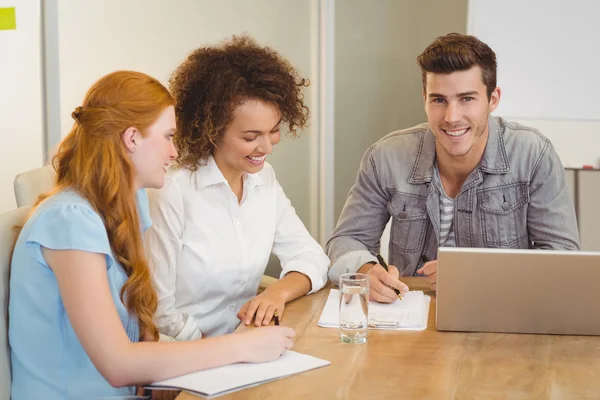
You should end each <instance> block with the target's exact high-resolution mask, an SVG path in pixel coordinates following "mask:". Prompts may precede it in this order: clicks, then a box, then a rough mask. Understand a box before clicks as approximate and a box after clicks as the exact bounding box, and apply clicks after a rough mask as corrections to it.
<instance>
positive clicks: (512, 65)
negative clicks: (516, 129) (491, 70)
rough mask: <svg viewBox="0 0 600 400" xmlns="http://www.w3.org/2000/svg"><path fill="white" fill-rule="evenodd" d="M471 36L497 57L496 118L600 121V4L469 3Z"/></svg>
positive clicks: (590, 0) (543, 0)
mask: <svg viewBox="0 0 600 400" xmlns="http://www.w3.org/2000/svg"><path fill="white" fill-rule="evenodd" d="M467 31H468V32H469V33H470V34H472V35H475V36H477V37H478V38H479V39H481V40H482V41H483V42H485V43H487V44H488V45H489V46H490V47H491V48H492V49H493V50H494V51H495V52H496V56H497V61H498V86H499V87H500V88H501V89H502V98H501V101H500V106H499V107H498V109H497V111H496V112H495V114H497V115H502V116H504V117H509V118H542V119H575V120H600V108H599V107H598V105H597V102H596V101H595V100H596V97H597V94H598V93H599V92H600V51H598V49H599V42H600V1H597V0H569V1H564V0H526V1H523V0H502V1H490V0H470V1H469V21H468V27H467Z"/></svg>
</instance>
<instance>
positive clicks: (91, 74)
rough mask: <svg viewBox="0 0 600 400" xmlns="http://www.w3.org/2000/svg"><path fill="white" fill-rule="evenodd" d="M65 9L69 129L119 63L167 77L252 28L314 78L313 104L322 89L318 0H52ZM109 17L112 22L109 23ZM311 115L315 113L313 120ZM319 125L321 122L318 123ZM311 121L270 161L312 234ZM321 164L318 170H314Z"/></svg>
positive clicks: (64, 93)
mask: <svg viewBox="0 0 600 400" xmlns="http://www.w3.org/2000/svg"><path fill="white" fill-rule="evenodd" d="M49 2H51V3H53V4H54V5H55V6H56V8H57V15H58V24H57V26H58V32H57V33H56V34H57V47H58V53H59V57H58V68H57V70H58V76H56V77H55V79H56V80H58V81H59V82H60V86H59V90H58V93H55V94H54V97H55V101H56V102H58V104H60V110H59V113H60V124H59V126H56V127H55V129H58V130H60V135H59V136H58V137H60V136H64V135H65V134H66V133H67V132H68V131H69V129H70V128H71V126H72V123H73V121H72V119H71V112H72V110H73V109H74V108H75V107H77V106H78V105H80V103H81V101H82V99H83V96H84V94H85V92H86V90H87V89H88V88H89V87H90V86H91V85H92V83H93V82H94V81H96V80H97V79H98V78H99V77H100V76H102V75H104V74H107V73H109V72H112V71H114V70H118V69H133V70H139V71H142V72H145V73H147V74H149V75H152V76H154V77H156V78H158V79H159V80H161V81H162V82H163V83H165V84H166V83H167V79H168V77H169V76H170V74H171V73H172V72H173V70H174V69H175V68H176V67H177V66H178V65H179V64H180V63H181V62H182V61H183V60H184V59H185V57H186V56H187V54H188V53H189V52H190V51H192V50H194V49H196V48H197V47H200V46H203V45H207V44H214V43H217V42H218V41H220V40H222V39H224V38H227V37H229V36H231V35H232V34H240V33H244V32H247V33H249V34H251V35H252V36H253V37H254V38H256V40H257V41H258V42H259V43H261V44H265V45H270V46H272V47H274V48H275V49H277V50H278V51H280V52H281V53H282V54H283V55H284V56H285V57H287V58H288V59H289V60H290V61H291V62H292V63H293V64H294V65H295V66H296V67H297V68H298V69H299V70H300V72H301V73H302V74H303V76H305V77H307V78H310V79H311V81H312V82H313V84H312V85H311V87H309V88H308V89H307V90H306V92H305V93H306V99H307V100H308V103H309V106H311V105H312V104H310V100H311V96H312V92H311V91H313V90H316V84H317V82H316V79H315V78H316V76H315V71H314V70H313V69H314V65H317V66H318V63H313V58H314V57H317V56H318V49H316V48H313V47H314V46H313V44H314V37H313V32H312V30H313V27H314V26H313V21H312V18H313V11H314V7H317V6H318V2H317V1H313V0H311V1H295V0H253V1H250V2H247V1H235V0H221V1H213V0H204V1H199V0H178V1H176V2H175V1H171V0H128V1H126V2H124V1H121V0H103V1H95V2H88V1H86V2H82V1H80V0H60V1H57V0H49ZM107 21H110V24H108V23H107ZM311 122H312V121H311ZM311 125H313V126H314V124H311ZM313 134H316V132H314V133H313V131H312V130H311V129H310V128H309V129H307V130H305V131H304V132H303V135H302V137H301V138H299V139H296V140H292V139H287V140H282V142H281V143H280V144H279V145H278V146H277V147H276V149H275V151H274V153H273V155H271V156H270V157H269V158H268V161H269V162H270V163H271V164H272V165H273V166H274V167H275V170H276V172H277V175H278V179H279V181H280V183H281V184H282V186H283V187H284V189H285V191H286V193H287V195H288V197H290V199H291V200H292V203H293V204H294V206H295V207H296V210H297V212H298V215H299V216H300V217H301V218H302V220H303V221H304V222H305V223H306V224H307V225H308V228H309V230H311V232H312V233H313V234H316V231H317V228H318V227H317V226H316V225H317V224H316V222H317V221H312V222H314V223H311V212H312V210H311V198H312V197H314V196H316V193H315V185H311V183H310V179H311V176H310V173H311V172H310V169H309V167H308V165H311V164H310V163H311V162H313V160H314V158H313V157H316V155H314V154H312V152H311V149H310V147H311V137H312V135H313ZM315 171H316V170H315Z"/></svg>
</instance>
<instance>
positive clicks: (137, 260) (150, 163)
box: [9, 71, 294, 400]
mask: <svg viewBox="0 0 600 400" xmlns="http://www.w3.org/2000/svg"><path fill="white" fill-rule="evenodd" d="M173 104H174V100H173V98H172V96H171V95H170V94H169V92H168V91H167V89H166V88H165V87H164V86H163V85H161V84H160V83H159V82H158V81H157V80H155V79H153V78H151V77H149V76H147V75H144V74H142V73H139V72H132V71H117V72H114V73H112V74H109V75H107V76H105V77H103V78H101V79H100V80H99V81H98V82H96V83H95V84H94V85H93V86H92V88H91V89H90V90H89V91H88V93H87V95H86V97H85V99H84V101H83V104H82V106H81V107H77V109H76V110H75V111H74V112H73V114H72V116H73V118H74V119H75V123H74V125H73V128H72V130H71V132H70V133H69V134H68V135H67V136H66V137H65V139H64V140H63V141H62V143H61V145H60V148H59V151H58V154H57V155H56V156H55V157H54V160H53V164H54V167H55V169H56V172H57V177H56V186H55V188H54V189H53V190H52V191H51V192H49V193H46V194H44V195H42V196H40V198H39V199H38V200H37V202H36V204H35V205H34V207H33V210H32V213H31V215H30V217H29V219H28V220H27V222H26V223H25V225H24V226H23V228H22V229H21V232H20V234H19V237H18V239H17V242H16V244H15V248H14V253H13V257H12V263H11V277H10V300H9V316H10V325H9V342H10V347H11V359H12V387H11V390H12V394H11V398H12V399H13V400H21V399H27V400H29V399H50V400H54V399H57V400H58V399H67V398H68V399H96V398H101V397H102V398H105V397H109V396H124V395H132V394H134V393H135V385H138V384H145V383H150V382H153V381H159V380H163V379H167V378H171V377H173V376H177V375H182V374H186V373H189V372H193V371H196V370H201V369H206V368H212V367H217V366H221V365H226V364H231V363H234V362H257V361H268V360H272V359H275V358H277V357H279V355H281V354H282V352H284V351H285V349H286V348H290V347H291V346H292V344H293V341H292V337H293V335H294V332H293V330H291V329H289V328H284V327H267V328H266V329H257V330H255V331H250V332H245V333H242V334H238V335H228V336H223V337H218V338H211V339H209V340H202V341H192V342H186V343H164V342H158V343H153V342H154V341H156V340H157V339H158V336H159V334H158V330H157V328H156V325H155V323H154V321H153V315H154V312H155V311H156V305H157V296H156V292H155V290H154V287H153V285H152V279H151V275H150V270H149V269H148V262H147V259H146V256H145V255H144V249H143V246H142V231H143V230H146V229H147V228H148V227H149V226H150V224H151V221H150V217H149V212H148V198H147V196H146V193H145V190H144V189H143V188H145V187H152V188H160V187H161V186H162V185H163V183H164V177H165V173H166V168H167V167H166V166H167V165H168V164H169V163H170V162H171V161H172V160H174V159H175V157H176V156H177V152H176V151H175V147H174V146H173V141H172V138H173V135H174V133H175V128H176V123H175V111H174V108H173ZM111 398H112V397H111Z"/></svg>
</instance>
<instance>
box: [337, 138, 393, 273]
mask: <svg viewBox="0 0 600 400" xmlns="http://www.w3.org/2000/svg"><path fill="white" fill-rule="evenodd" d="M373 149H374V145H373V146H371V147H370V148H369V149H368V150H367V151H366V153H365V155H364V156H363V158H362V160H361V164H360V169H359V171H358V176H357V178H356V183H355V184H354V186H353V187H352V189H351V190H350V194H349V195H348V199H347V200H346V204H345V206H344V209H343V210H342V213H341V215H340V218H339V220H338V224H337V227H336V228H335V230H334V232H333V235H332V236H331V239H329V241H328V243H327V255H328V256H329V258H330V259H331V263H332V264H331V268H330V270H329V279H330V280H331V281H332V282H333V283H337V282H338V281H339V276H340V275H341V274H344V273H347V272H357V271H358V270H359V269H360V268H361V267H362V266H363V265H364V264H365V263H367V262H371V261H373V262H377V259H376V258H375V257H374V256H373V255H372V254H371V253H370V252H371V251H374V252H379V241H380V239H381V234H382V233H383V230H384V228H385V225H386V224H387V222H388V220H389V219H390V213H389V211H388V209H387V204H388V194H387V193H386V191H385V189H384V188H383V187H382V185H381V181H380V180H379V176H378V175H377V168H376V166H375V160H374V156H373Z"/></svg>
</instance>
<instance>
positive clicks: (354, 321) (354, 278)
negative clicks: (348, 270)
mask: <svg viewBox="0 0 600 400" xmlns="http://www.w3.org/2000/svg"><path fill="white" fill-rule="evenodd" d="M339 288H340V340H341V341H342V342H344V343H365V342H366V341H367V326H368V323H369V322H368V321H369V277H368V276H367V275H366V274H359V273H353V274H343V275H341V276H340V284H339Z"/></svg>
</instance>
